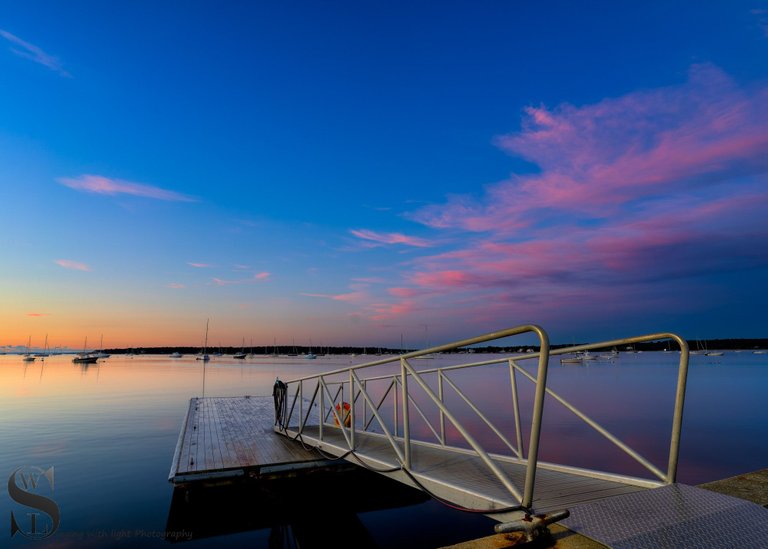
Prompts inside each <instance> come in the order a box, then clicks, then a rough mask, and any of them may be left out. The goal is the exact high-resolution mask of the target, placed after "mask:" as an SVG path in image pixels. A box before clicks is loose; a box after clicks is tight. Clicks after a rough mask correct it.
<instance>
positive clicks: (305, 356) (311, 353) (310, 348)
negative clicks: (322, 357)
mask: <svg viewBox="0 0 768 549" xmlns="http://www.w3.org/2000/svg"><path fill="white" fill-rule="evenodd" d="M304 358H306V359H309V360H314V359H316V358H317V355H316V354H315V353H313V352H312V339H310V340H309V352H308V353H307V354H305V355H304Z"/></svg>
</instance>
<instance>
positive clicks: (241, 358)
mask: <svg viewBox="0 0 768 549" xmlns="http://www.w3.org/2000/svg"><path fill="white" fill-rule="evenodd" d="M246 356H247V355H246V354H245V338H243V346H242V348H241V349H240V352H239V353H235V354H234V355H232V358H238V359H240V360H243V359H245V357H246Z"/></svg>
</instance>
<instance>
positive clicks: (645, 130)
mask: <svg viewBox="0 0 768 549" xmlns="http://www.w3.org/2000/svg"><path fill="white" fill-rule="evenodd" d="M766 104H768V87H767V86H765V85H752V86H750V87H740V86H738V85H737V84H736V83H735V82H734V81H733V80H732V79H731V78H730V77H728V76H727V75H726V74H724V73H723V72H722V71H721V70H720V69H718V68H716V67H713V66H711V65H696V66H694V67H692V68H691V71H690V76H689V79H688V81H687V82H685V83H683V84H679V85H676V86H669V87H666V88H659V89H655V90H645V91H641V92H634V93H629V94H627V95H624V96H621V97H616V98H607V99H604V100H602V101H600V102H598V103H595V104H591V105H584V106H573V105H560V106H558V107H555V108H547V107H545V106H537V107H530V108H528V109H526V111H525V116H524V119H523V123H522V127H521V129H520V131H518V132H515V133H511V134H508V135H503V136H500V137H499V138H497V140H496V143H497V145H498V146H499V147H500V148H502V149H503V150H505V151H507V152H509V153H510V154H512V155H515V156H518V157H522V158H524V159H526V160H528V161H529V162H531V163H533V164H535V165H537V166H538V168H539V169H538V171H536V172H534V173H527V174H518V175H514V176H513V177H511V178H510V179H508V180H506V181H502V182H500V183H497V184H495V185H491V186H489V187H485V188H484V192H483V193H482V194H475V195H467V196H453V197H450V198H449V199H448V201H447V202H446V203H443V204H434V205H429V206H425V207H423V208H420V209H419V210H417V211H415V212H412V213H411V214H410V217H411V219H413V220H415V221H418V222H421V223H423V224H424V225H426V226H428V227H431V228H432V229H434V230H437V231H443V230H450V231H451V235H452V236H453V237H457V235H460V234H462V232H463V238H456V241H455V243H454V244H452V246H453V248H452V249H450V250H448V251H445V252H443V253H439V254H426V255H422V256H421V257H419V258H417V259H415V260H414V259H412V260H411V261H409V263H408V264H407V265H404V267H406V271H405V272H404V274H403V276H402V278H401V279H400V280H398V281H397V282H398V283H395V284H392V287H391V288H390V289H389V291H388V294H389V297H390V299H389V300H386V301H384V300H380V301H379V302H378V303H377V305H376V306H375V307H376V313H375V314H376V317H377V318H379V319H384V318H391V317H395V316H398V315H404V314H412V313H413V312H414V311H417V310H423V308H425V307H429V306H430V305H438V304H440V305H442V307H443V308H445V307H446V306H447V305H446V304H450V305H449V306H450V307H451V309H452V310H455V311H457V313H459V314H461V315H462V318H466V319H472V320H475V321H483V319H490V318H496V319H498V318H501V317H503V318H516V319H520V320H524V321H530V319H532V318H534V319H539V318H541V317H542V315H550V316H552V317H554V318H559V317H558V315H560V316H562V315H565V314H566V313H567V311H569V310H570V311H573V312H574V315H575V314H576V312H577V311H578V310H579V309H580V308H581V309H583V308H584V307H588V309H589V311H590V312H591V313H595V312H596V311H597V310H599V309H600V308H610V307H617V306H622V307H626V308H627V309H626V310H627V311H628V312H629V311H632V310H634V311H639V310H644V309H645V308H646V307H648V306H649V304H650V303H654V304H656V305H658V300H659V298H660V297H661V296H663V297H664V298H665V299H667V300H668V302H669V303H670V304H672V303H675V302H679V301H684V297H683V296H693V295H694V294H695V293H696V292H697V291H698V292H702V291H704V292H710V294H709V295H710V297H712V298H714V295H715V293H716V291H715V286H717V284H718V282H716V276H717V273H726V272H730V273H736V272H739V273H749V272H752V271H756V270H757V269H759V268H765V267H766V266H768V256H765V254H762V253H761V252H760V250H764V249H768V218H766V217H765V215H764V212H765V211H766V209H768V132H766V131H765V128H766V127H768V108H766ZM358 236H359V235H358ZM745 276H747V275H746V274H745ZM720 291H721V292H726V291H727V288H725V287H724V286H723V287H721V288H720ZM628 296H631V298H630V297H628ZM692 302H694V300H689V301H688V302H687V303H689V305H690V303H692ZM555 304H557V306H555ZM372 307H373V306H372Z"/></svg>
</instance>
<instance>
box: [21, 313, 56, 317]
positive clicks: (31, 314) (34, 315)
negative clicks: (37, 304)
mask: <svg viewBox="0 0 768 549" xmlns="http://www.w3.org/2000/svg"><path fill="white" fill-rule="evenodd" d="M27 316H32V317H39V316H51V313H27Z"/></svg>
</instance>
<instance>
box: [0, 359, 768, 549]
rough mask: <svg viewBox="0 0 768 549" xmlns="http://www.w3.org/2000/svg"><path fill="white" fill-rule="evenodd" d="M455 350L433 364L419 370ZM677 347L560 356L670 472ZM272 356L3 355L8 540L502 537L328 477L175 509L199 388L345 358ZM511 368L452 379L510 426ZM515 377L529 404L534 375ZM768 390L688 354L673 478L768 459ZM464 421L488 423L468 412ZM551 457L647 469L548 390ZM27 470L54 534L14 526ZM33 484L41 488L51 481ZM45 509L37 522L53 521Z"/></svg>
mask: <svg viewBox="0 0 768 549" xmlns="http://www.w3.org/2000/svg"><path fill="white" fill-rule="evenodd" d="M457 358H458V357H455V356H454V357H448V358H438V359H436V360H432V361H423V362H424V363H425V364H424V366H423V367H434V366H438V365H443V364H446V363H448V362H451V361H454V362H455V361H456V360H457ZM464 358H466V356H465V357H464ZM480 358H483V357H481V356H480V355H474V356H473V360H475V359H480ZM677 359H678V355H677V354H676V353H642V354H622V355H621V356H620V358H619V360H617V361H615V362H612V363H607V362H606V363H602V362H601V363H593V364H590V365H589V366H586V367H585V366H561V365H560V364H559V363H555V362H554V360H553V364H552V366H551V368H550V376H549V386H550V387H551V388H552V389H553V390H555V391H556V392H558V393H560V394H562V395H563V396H564V397H566V398H567V399H568V400H569V401H571V402H572V403H573V404H575V405H576V406H578V407H579V408H581V409H582V410H583V411H584V412H586V413H587V414H588V415H590V416H591V417H593V418H594V419H596V420H597V421H599V422H601V423H602V424H603V425H604V426H605V427H607V428H608V429H609V430H610V431H611V432H613V433H614V434H616V435H617V436H619V437H620V438H622V439H623V440H625V441H626V442H627V443H629V444H630V445H631V446H633V447H634V448H635V449H637V450H638V451H640V453H641V454H643V455H644V456H646V457H647V458H649V459H650V460H651V461H652V462H653V463H655V464H656V465H657V466H659V467H660V468H661V469H665V467H666V453H667V448H668V438H669V430H670V422H671V406H672V404H671V403H672V402H673V398H674V383H675V380H676V372H677ZM268 360H269V359H256V360H251V361H247V362H245V363H243V362H240V361H234V360H232V359H227V358H218V359H216V360H214V361H213V362H211V363H209V365H208V366H207V367H206V374H205V384H204V387H203V372H202V365H201V363H200V362H196V361H195V360H194V358H193V357H189V358H187V357H185V358H182V359H175V360H174V359H170V358H167V357H161V356H136V357H134V358H129V357H113V358H110V359H108V360H105V361H103V362H101V363H100V364H99V365H96V366H93V365H91V366H88V367H81V366H78V365H75V364H73V363H72V362H71V357H63V356H60V357H51V358H48V359H47V360H46V361H45V362H40V360H39V359H38V361H36V362H34V363H31V364H25V363H23V362H22V361H21V357H17V356H0V477H2V478H0V480H2V486H3V489H2V490H0V522H3V521H8V522H6V523H5V524H1V525H0V546H3V547H5V546H9V547H16V546H23V545H27V544H34V545H35V546H36V547H104V546H119V547H132V546H141V547H159V546H167V544H168V541H166V540H165V539H163V536H164V532H165V531H166V528H167V526H168V525H169V524H173V525H178V524H183V525H188V524H194V525H196V526H197V528H199V532H205V535H206V536H210V537H206V538H204V539H194V540H192V541H189V542H187V543H186V544H185V546H189V547H213V546H219V545H221V544H222V543H226V544H228V545H230V546H249V547H295V546H297V539H298V538H299V537H300V536H301V537H302V539H303V540H304V541H302V543H303V545H302V546H307V545H309V546H311V543H310V544H308V543H307V542H306V540H315V541H316V545H318V546H319V545H327V543H328V540H334V539H335V540H336V542H335V544H336V545H339V544H341V546H379V547H394V546H397V547H399V548H405V547H430V546H437V545H441V544H448V543H455V542H458V541H462V540H465V539H468V538H470V537H473V536H481V535H488V534H490V533H492V525H493V521H491V520H490V519H488V518H486V517H482V516H475V515H470V514H466V513H461V512H458V511H454V510H451V509H448V508H446V507H443V506H442V505H440V504H438V503H436V502H434V501H426V502H423V501H419V500H418V498H416V499H415V500H414V498H412V497H409V496H407V495H404V496H403V497H402V498H400V496H398V495H396V494H395V495H392V494H389V495H388V496H387V497H388V501H387V503H386V505H387V506H388V507H389V508H387V509H376V507H377V505H379V504H377V502H376V501H372V502H362V503H359V505H358V502H357V500H356V499H355V498H357V497H358V496H357V495H355V493H354V491H353V490H354V489H355V487H351V488H350V487H345V488H344V489H343V490H342V489H335V488H334V486H333V485H331V486H327V485H326V486H320V487H319V490H318V491H317V492H316V493H315V494H314V495H313V496H311V497H310V498H308V500H307V501H305V502H303V503H302V505H298V504H297V506H296V513H295V516H294V515H293V514H292V513H293V511H292V510H290V509H289V510H280V509H281V508H280V507H279V506H277V507H273V508H270V509H265V505H263V503H264V502H263V501H262V505H261V507H260V503H259V501H261V500H259V498H268V497H269V495H265V494H257V493H253V492H246V493H238V494H232V493H227V492H221V493H218V494H216V495H215V496H214V495H212V496H211V498H210V501H209V502H206V503H205V505H208V507H205V506H202V507H200V508H198V511H197V512H198V514H197V515H195V516H194V517H192V518H190V517H182V519H179V517H178V516H175V515H174V514H173V513H172V511H173V509H175V508H176V507H175V506H174V507H173V509H172V500H173V497H174V492H173V487H172V486H171V485H170V484H169V483H168V482H167V475H168V470H169V468H170V463H171V458H172V457H173V451H174V448H175V445H176V440H177V437H178V434H179V429H180V427H181V422H182V420H183V417H184V415H185V413H186V409H187V406H188V402H189V399H190V398H191V397H193V396H200V395H201V394H202V393H203V390H204V391H205V395H206V396H237V395H243V394H250V395H271V390H272V384H273V383H274V380H275V377H276V376H279V377H280V378H282V379H290V378H292V377H298V376H300V375H305V374H307V373H314V372H318V371H325V370H331V369H335V368H339V367H343V366H347V365H349V364H350V359H349V358H346V357H336V358H327V357H326V358H319V359H318V360H316V361H306V360H295V361H290V360H288V359H272V360H271V361H268ZM427 362H429V364H426V363H427ZM419 366H421V365H419ZM533 368H534V365H531V366H530V367H529V370H530V371H533ZM503 373H504V370H503V369H502V368H495V369H494V368H489V369H486V370H484V371H482V372H480V371H477V372H465V373H458V372H457V373H455V374H454V375H453V376H452V378H453V379H455V381H456V382H457V383H460V384H461V387H462V389H463V390H465V391H466V392H467V393H468V394H470V395H471V396H472V397H473V398H474V399H477V401H478V402H481V403H482V407H483V411H484V412H486V413H488V415H490V416H492V417H493V419H494V421H496V422H498V424H499V425H500V426H502V428H505V429H506V428H509V427H510V426H511V425H512V422H511V419H510V416H509V414H508V413H507V412H508V405H507V404H506V402H507V401H508V400H509V397H508V391H509V385H508V382H507V384H506V385H504V384H503V383H499V382H497V381H496V378H495V376H498V375H503ZM519 383H520V388H521V393H522V395H521V397H522V398H521V403H522V407H523V408H524V409H526V408H528V407H529V406H530V400H531V399H530V397H529V394H530V389H531V386H530V385H531V384H530V383H528V382H526V381H522V380H521V381H519ZM767 392H768V355H754V354H752V353H749V352H742V353H735V352H730V353H726V355H725V356H723V357H700V356H693V357H691V368H690V373H689V382H688V397H687V400H686V413H685V421H684V428H683V439H682V447H681V455H680V467H679V473H678V480H679V481H681V482H685V483H689V484H696V483H701V482H706V481H710V480H715V479H718V478H723V477H727V476H732V475H735V474H738V473H742V472H746V471H750V470H755V469H759V468H763V467H766V466H768V407H766V406H765V403H764V395H765V394H766V393H767ZM467 422H468V424H469V425H470V426H471V427H472V428H477V429H479V430H480V431H482V426H478V425H475V423H476V422H474V421H473V420H470V419H469V417H468V416H467ZM414 428H415V430H416V431H417V432H418V431H419V430H420V428H419V426H418V425H415V426H414ZM422 430H423V429H422ZM480 436H481V438H484V439H485V441H486V443H487V445H488V447H489V448H490V449H492V450H501V447H500V446H499V444H498V442H497V441H495V440H494V439H493V437H492V436H489V435H487V434H485V435H483V434H481V435H480ZM541 458H542V459H544V460H547V461H555V462H561V463H568V464H572V465H580V466H590V467H601V468H607V469H609V470H616V471H618V472H624V473H630V474H638V475H642V476H647V475H645V474H644V473H643V472H642V470H640V469H638V468H637V467H635V466H634V465H633V464H632V463H631V462H630V461H629V460H628V459H625V458H624V457H623V455H622V454H621V453H620V452H618V451H617V450H615V449H614V448H613V447H612V446H611V445H610V444H609V443H606V442H604V441H603V440H602V439H601V438H600V437H599V436H596V435H594V433H593V432H591V431H590V430H589V429H588V428H585V427H584V426H583V425H582V424H580V422H579V421H578V420H576V419H575V418H574V417H573V416H572V415H570V414H569V413H567V412H565V411H563V409H562V407H560V406H559V405H557V403H553V402H548V403H547V406H546V408H545V425H544V432H543V435H542V445H541ZM19 467H22V468H24V469H23V470H24V471H30V470H31V469H30V468H32V467H39V468H40V469H41V470H47V469H48V468H50V467H54V470H55V489H54V491H53V492H49V493H48V497H50V499H52V500H53V501H55V503H56V505H57V507H58V509H59V511H60V519H61V520H60V525H59V528H58V530H57V531H56V532H55V533H54V534H53V535H51V536H50V537H48V538H46V539H45V540H42V541H41V540H28V539H26V538H24V537H23V536H22V535H21V534H19V533H17V534H16V535H15V536H13V537H11V536H10V532H11V528H12V527H11V524H10V515H11V512H14V513H15V516H16V518H17V521H19V523H20V527H22V528H23V529H26V531H28V530H29V521H30V520H31V518H30V517H29V516H28V515H27V514H26V513H29V512H31V511H30V509H29V508H25V507H23V506H21V505H19V503H18V502H17V501H18V498H13V497H12V494H11V493H10V490H11V489H12V488H11V486H10V484H9V482H8V480H7V479H9V477H11V475H12V473H14V471H16V470H17V469H18V468H19ZM41 482H42V483H44V482H45V481H44V479H43V480H42V481H41ZM358 484H360V483H358ZM44 488H45V487H44ZM358 488H359V487H358ZM350 490H352V491H350ZM377 490H378V488H377ZM384 491H386V489H385V488H382V493H384ZM387 492H388V491H387ZM38 493H39V494H41V495H45V491H44V489H39V491H38ZM388 493H389V492H388ZM216 498H219V499H218V500H217V499H216ZM398 498H399V499H398ZM383 499H386V498H382V501H383ZM257 500H259V501H257ZM374 500H375V498H374ZM264 501H266V500H264ZM352 501H355V505H352V503H351V502H352ZM392 505H404V506H401V507H394V508H393V507H391V506H392ZM353 508H354V509H353ZM258 509H261V510H260V511H257V510H258ZM329 509H333V510H341V511H344V510H346V511H349V512H347V513H346V515H347V516H342V515H345V513H343V512H342V513H340V514H338V513H331V514H329ZM299 510H300V512H299ZM354 511H357V512H354ZM255 514H258V515H259V517H254V515H255ZM169 515H171V516H170V518H171V519H172V520H171V522H170V523H169ZM299 515H301V520H299V519H298V518H297V517H298V516H299ZM312 517H315V518H317V520H314V522H313V521H312V520H310V519H311V518H312ZM257 519H258V520H257ZM38 520H39V521H41V523H40V524H41V525H42V524H44V523H45V521H46V520H47V517H46V516H45V515H42V516H41V517H38ZM185 521H186V522H185ZM41 527H42V526H41ZM182 534H183V533H182ZM200 535H202V534H200Z"/></svg>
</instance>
